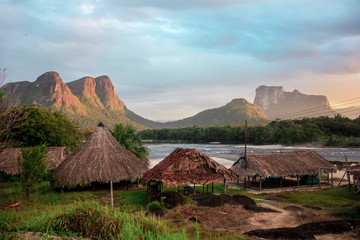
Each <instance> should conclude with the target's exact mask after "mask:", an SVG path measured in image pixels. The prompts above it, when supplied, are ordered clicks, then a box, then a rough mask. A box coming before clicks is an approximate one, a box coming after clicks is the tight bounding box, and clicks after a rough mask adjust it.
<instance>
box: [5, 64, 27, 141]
mask: <svg viewBox="0 0 360 240" xmlns="http://www.w3.org/2000/svg"><path fill="white" fill-rule="evenodd" d="M6 79H7V69H6V68H1V67H0V87H2V85H3V84H4V83H5V80H6ZM16 103H17V99H15V97H14V92H13V91H10V90H7V91H4V90H3V89H0V137H1V138H0V140H1V141H3V142H6V141H7V139H8V136H9V131H10V130H11V128H12V127H13V126H14V124H16V123H17V122H19V121H21V120H23V119H25V118H26V115H24V114H21V109H20V108H19V107H16V106H17V104H16Z"/></svg>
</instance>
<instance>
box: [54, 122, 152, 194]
mask: <svg viewBox="0 0 360 240" xmlns="http://www.w3.org/2000/svg"><path fill="white" fill-rule="evenodd" d="M147 169H148V167H147V164H146V163H144V162H142V161H141V160H139V159H138V158H137V157H136V156H135V155H134V154H133V153H132V152H130V151H129V150H127V149H125V148H124V147H122V146H121V145H120V144H119V143H118V142H117V141H116V139H115V138H114V137H113V136H112V135H111V133H110V132H109V131H108V130H107V129H106V128H105V127H102V126H98V127H97V128H96V129H95V131H94V133H93V134H92V135H91V136H90V137H89V139H88V140H87V141H86V142H85V143H84V144H83V145H82V146H81V147H80V148H79V149H78V150H77V151H75V152H74V153H73V154H71V155H70V156H69V157H68V158H67V159H66V160H65V161H64V162H62V163H61V164H60V165H59V167H58V168H57V169H56V170H55V172H54V176H55V184H56V185H57V186H59V187H67V188H74V187H77V186H88V185H90V184H91V183H92V182H98V183H109V182H110V181H111V180H112V181H113V182H120V181H122V180H135V179H137V178H141V176H142V174H143V173H144V172H145V171H147Z"/></svg>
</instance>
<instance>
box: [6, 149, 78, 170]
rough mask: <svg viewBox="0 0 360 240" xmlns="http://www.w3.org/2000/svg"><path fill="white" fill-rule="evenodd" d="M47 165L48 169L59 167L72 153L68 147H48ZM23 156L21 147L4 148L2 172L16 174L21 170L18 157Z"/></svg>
mask: <svg viewBox="0 0 360 240" xmlns="http://www.w3.org/2000/svg"><path fill="white" fill-rule="evenodd" d="M47 149H48V153H47V155H46V165H47V169H48V170H54V169H55V168H57V167H58V166H59V165H60V163H61V162H62V161H64V159H65V158H66V157H67V156H69V155H70V153H71V152H70V149H69V148H68V147H48V148H47ZM19 156H20V157H21V149H20V148H4V149H3V150H2V151H1V152H0V172H4V173H5V174H7V175H16V174H18V173H19V172H20V167H19V165H18V157H19Z"/></svg>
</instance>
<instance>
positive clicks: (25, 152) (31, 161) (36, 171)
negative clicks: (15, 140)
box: [19, 145, 47, 199]
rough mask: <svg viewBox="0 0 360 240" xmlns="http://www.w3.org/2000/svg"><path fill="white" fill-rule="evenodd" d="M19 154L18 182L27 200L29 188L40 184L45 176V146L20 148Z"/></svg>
mask: <svg viewBox="0 0 360 240" xmlns="http://www.w3.org/2000/svg"><path fill="white" fill-rule="evenodd" d="M21 154H22V159H21V158H20V157H19V165H20V166H21V172H20V182H21V185H22V187H23V191H24V192H25V194H26V199H29V196H30V190H31V187H32V186H34V185H35V184H37V183H40V182H41V181H42V180H43V178H44V177H45V176H46V174H47V171H46V162H45V158H46V154H47V148H46V146H45V145H39V146H35V147H27V148H22V149H21Z"/></svg>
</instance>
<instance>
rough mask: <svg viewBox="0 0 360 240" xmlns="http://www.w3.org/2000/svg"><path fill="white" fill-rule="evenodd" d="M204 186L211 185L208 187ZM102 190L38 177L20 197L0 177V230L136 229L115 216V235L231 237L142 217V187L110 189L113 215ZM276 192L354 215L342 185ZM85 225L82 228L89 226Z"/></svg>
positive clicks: (351, 196) (218, 188) (284, 198)
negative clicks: (54, 184) (70, 187)
mask: <svg viewBox="0 0 360 240" xmlns="http://www.w3.org/2000/svg"><path fill="white" fill-rule="evenodd" d="M210 189H211V186H209V190H210ZM172 190H175V188H172ZM197 190H198V191H200V192H201V191H202V187H197ZM214 192H215V193H223V186H222V185H215V186H214ZM227 193H228V194H230V195H233V194H245V195H248V196H250V197H256V198H267V197H268V195H269V194H260V195H254V194H251V193H249V192H246V191H245V190H243V189H227ZM108 195H109V192H108V190H98V191H80V192H75V191H74V192H65V193H64V192H58V191H55V190H53V189H52V188H51V187H50V185H49V182H43V183H42V184H40V185H38V186H37V187H36V188H35V189H34V191H33V193H32V195H31V200H30V201H26V200H25V199H24V196H23V194H21V188H20V186H19V185H18V184H17V183H15V182H0V207H1V209H0V213H1V214H0V231H1V230H3V231H12V232H16V231H34V232H44V233H49V234H57V235H59V234H60V235H66V236H75V235H79V234H77V233H75V231H74V230H73V228H72V226H71V225H69V222H74V221H76V220H78V221H79V222H82V223H83V222H84V223H86V224H87V226H88V227H90V228H91V229H92V230H94V229H95V228H96V226H98V225H101V224H105V223H106V224H110V223H111V224H112V223H113V222H115V223H116V222H119V221H120V219H124V218H126V219H129V222H134V221H137V222H138V223H139V224H137V225H139V226H140V228H139V227H138V226H133V225H132V224H130V223H129V222H125V223H124V222H122V220H121V221H120V222H121V224H118V225H116V224H115V225H116V226H115V227H114V228H113V230H114V231H115V233H116V234H120V232H121V234H130V235H131V234H138V235H137V236H145V235H146V234H148V233H146V232H144V231H145V230H144V229H145V228H144V227H143V226H148V227H149V228H150V229H153V230H151V231H152V232H153V233H154V232H155V233H154V234H152V235H151V238H152V239H177V238H180V239H194V238H195V239H196V238H197V236H199V235H200V236H201V238H204V239H214V236H215V239H216V238H226V239H234V236H232V235H229V234H226V233H225V234H226V235H220V233H219V232H215V231H213V232H211V231H209V230H204V229H202V228H201V226H197V225H196V224H190V225H189V224H187V225H186V224H180V225H179V224H174V223H172V222H168V221H166V220H156V221H155V220H154V219H149V218H148V217H145V216H144V214H143V213H144V212H145V211H146V210H147V203H146V200H145V195H146V191H145V190H144V189H140V190H132V191H116V192H115V196H117V197H119V198H120V202H116V204H115V209H116V211H115V213H114V214H112V213H110V211H109V208H108V207H107V206H99V200H98V199H99V198H100V197H102V196H108ZM276 196H277V197H278V199H279V200H280V201H281V202H285V203H293V204H308V205H315V206H320V207H327V208H329V209H332V210H334V211H337V212H344V213H351V214H353V218H359V217H360V216H359V209H358V207H357V206H359V205H360V196H359V195H356V194H355V193H354V192H353V191H352V192H349V191H348V190H347V189H346V188H334V189H327V190H321V191H315V192H281V193H277V194H276ZM15 202H22V205H21V206H20V207H19V208H17V209H15V208H8V207H7V206H9V205H10V204H12V203H15ZM134 210H142V213H140V215H139V216H133V215H134V214H133V213H132V212H133V211H134ZM74 213H75V214H74ZM80 213H81V214H80ZM124 214H125V215H124ZM105 215H106V216H107V218H106V219H105V220H104V221H106V222H105V223H100V222H99V217H94V216H105ZM74 216H81V217H82V218H77V217H76V218H74ZM348 216H351V215H348ZM69 219H70V220H71V221H70V220H69ZM73 219H75V220H73ZM112 225H113V224H112ZM120 225H126V226H128V228H130V229H132V230H130V231H126V232H125V233H124V231H123V228H121V227H120ZM132 226H133V227H132ZM91 229H88V230H89V231H90V230H91ZM146 229H147V228H146ZM156 229H157V230H156ZM100 230H101V229H100ZM100 230H99V231H100ZM156 232H157V233H156ZM159 233H160V234H159ZM109 234H112V233H109ZM142 234H143V235H142ZM221 234H224V233H221ZM122 236H123V235H122ZM149 236H150V235H149ZM0 237H1V234H0ZM151 238H150V239H151ZM240 238H242V237H240Z"/></svg>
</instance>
